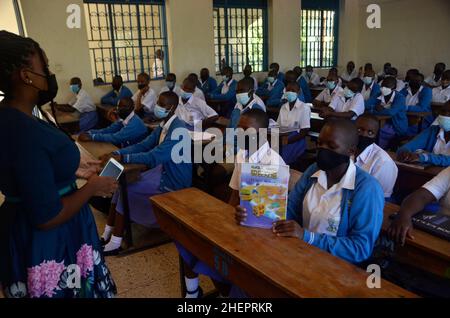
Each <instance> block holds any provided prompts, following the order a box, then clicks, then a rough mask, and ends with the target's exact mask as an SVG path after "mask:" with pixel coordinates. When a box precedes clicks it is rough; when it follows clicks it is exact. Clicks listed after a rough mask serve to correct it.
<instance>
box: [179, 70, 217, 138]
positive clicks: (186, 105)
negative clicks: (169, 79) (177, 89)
mask: <svg viewBox="0 0 450 318" xmlns="http://www.w3.org/2000/svg"><path fill="white" fill-rule="evenodd" d="M195 83H196V82H195V81H193V80H192V78H186V79H185V80H184V81H183V85H182V87H181V95H180V102H179V104H178V107H177V110H176V111H175V115H176V116H178V118H179V119H181V120H183V121H184V122H185V123H186V125H187V128H188V129H190V130H194V127H201V128H202V130H204V129H206V128H208V127H209V126H211V124H213V123H214V122H215V121H216V120H217V119H218V118H219V115H218V114H217V113H216V111H215V110H214V109H212V108H211V107H209V106H208V105H207V104H206V102H205V101H204V100H202V99H200V98H198V97H196V96H195V95H194V92H195V89H196V88H197V87H196V86H195Z"/></svg>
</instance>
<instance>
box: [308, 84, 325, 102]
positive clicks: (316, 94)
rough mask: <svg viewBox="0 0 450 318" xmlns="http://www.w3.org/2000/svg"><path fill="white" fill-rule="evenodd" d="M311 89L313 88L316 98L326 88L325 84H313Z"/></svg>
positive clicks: (312, 94) (313, 95) (312, 92)
mask: <svg viewBox="0 0 450 318" xmlns="http://www.w3.org/2000/svg"><path fill="white" fill-rule="evenodd" d="M309 89H310V90H311V96H312V99H313V100H314V99H315V98H316V97H317V96H319V94H320V93H321V92H322V91H323V90H324V89H325V86H312V87H310V88H309Z"/></svg>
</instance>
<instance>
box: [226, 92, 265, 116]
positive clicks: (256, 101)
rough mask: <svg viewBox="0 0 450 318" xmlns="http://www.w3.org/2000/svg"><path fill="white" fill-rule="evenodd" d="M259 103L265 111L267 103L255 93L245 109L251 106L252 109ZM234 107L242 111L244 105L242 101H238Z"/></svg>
mask: <svg viewBox="0 0 450 318" xmlns="http://www.w3.org/2000/svg"><path fill="white" fill-rule="evenodd" d="M255 104H257V105H258V106H261V107H262V108H263V110H264V111H266V104H264V102H263V100H262V99H261V98H260V97H259V96H258V95H256V94H253V100H252V101H251V102H250V104H248V105H247V106H246V107H245V109H247V108H249V109H252V108H253V105H255ZM234 108H237V109H239V110H240V111H241V112H242V111H243V110H244V106H243V105H242V104H241V103H239V102H238V103H236V106H234Z"/></svg>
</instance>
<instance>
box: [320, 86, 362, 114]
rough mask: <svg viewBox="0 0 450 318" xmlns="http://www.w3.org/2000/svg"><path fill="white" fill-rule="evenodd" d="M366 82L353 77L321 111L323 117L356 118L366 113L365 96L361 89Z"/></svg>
mask: <svg viewBox="0 0 450 318" xmlns="http://www.w3.org/2000/svg"><path fill="white" fill-rule="evenodd" d="M363 85H364V83H363V81H362V80H360V79H359V78H354V79H352V80H351V81H350V82H349V83H348V84H347V87H346V88H345V89H344V90H343V91H342V93H340V94H336V95H334V96H333V97H332V99H331V102H330V105H329V107H327V108H324V109H322V110H321V111H320V113H319V114H320V116H321V117H323V118H330V117H335V118H346V119H352V120H355V119H356V118H357V117H358V116H360V115H362V114H363V113H364V98H363V96H362V95H361V90H362V87H363Z"/></svg>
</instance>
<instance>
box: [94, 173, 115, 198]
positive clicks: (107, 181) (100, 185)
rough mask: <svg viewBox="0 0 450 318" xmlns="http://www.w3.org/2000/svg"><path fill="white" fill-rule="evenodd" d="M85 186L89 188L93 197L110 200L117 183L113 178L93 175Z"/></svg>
mask: <svg viewBox="0 0 450 318" xmlns="http://www.w3.org/2000/svg"><path fill="white" fill-rule="evenodd" d="M87 186H89V187H91V189H92V194H93V196H99V197H104V198H110V197H111V196H112V195H113V193H114V192H115V191H116V190H117V188H118V187H119V183H118V182H117V180H115V179H114V178H111V177H100V176H98V175H97V174H94V175H92V176H91V177H90V178H89V180H88V183H87Z"/></svg>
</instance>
